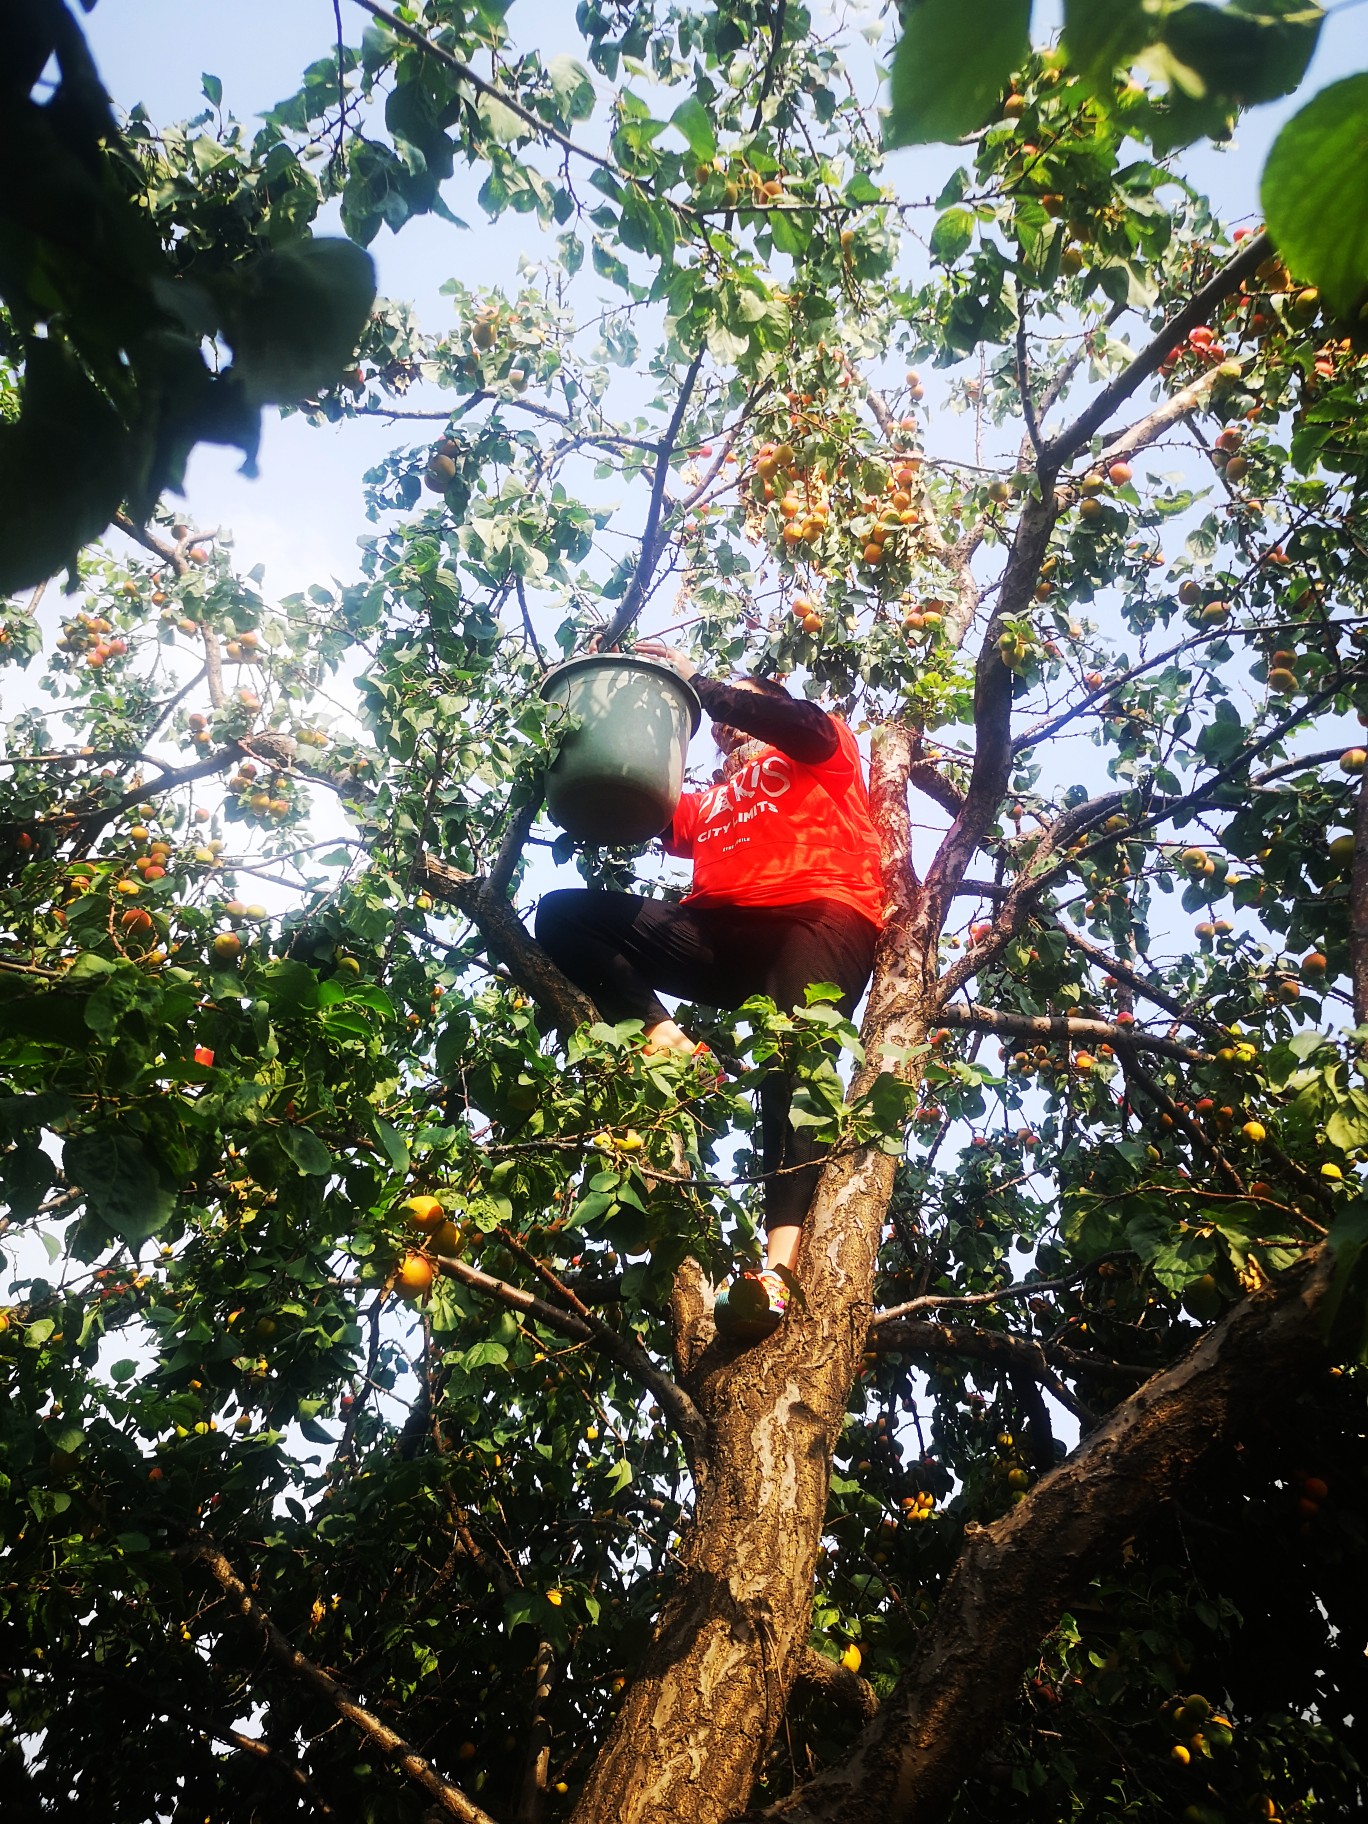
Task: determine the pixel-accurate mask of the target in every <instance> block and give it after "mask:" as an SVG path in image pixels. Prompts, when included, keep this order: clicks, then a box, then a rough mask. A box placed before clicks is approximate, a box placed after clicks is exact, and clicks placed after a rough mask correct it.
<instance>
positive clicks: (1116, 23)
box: [1064, 0, 1154, 79]
mask: <svg viewBox="0 0 1368 1824" xmlns="http://www.w3.org/2000/svg"><path fill="white" fill-rule="evenodd" d="M1153 30H1154V26H1153V22H1152V19H1151V17H1150V16H1149V15H1148V14H1147V11H1146V8H1145V4H1144V0H1064V45H1065V49H1066V50H1067V51H1068V53H1069V62H1070V64H1071V65H1072V66H1073V68H1074V69H1076V70H1079V71H1080V72H1081V73H1082V74H1083V75H1085V76H1091V77H1094V78H1097V79H1101V78H1103V77H1107V76H1110V75H1111V73H1112V71H1113V70H1116V69H1121V68H1124V67H1125V65H1127V64H1128V63H1129V62H1130V60H1131V58H1132V57H1134V56H1135V55H1136V53H1137V52H1139V51H1141V50H1143V49H1144V47H1145V45H1146V44H1148V43H1149V41H1150V38H1151V36H1152V34H1153Z"/></svg>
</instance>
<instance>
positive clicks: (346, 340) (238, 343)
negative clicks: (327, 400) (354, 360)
mask: <svg viewBox="0 0 1368 1824" xmlns="http://www.w3.org/2000/svg"><path fill="white" fill-rule="evenodd" d="M218 300H219V304H220V306H221V308H222V311H223V328H224V334H225V335H226V337H227V339H228V341H229V342H230V343H231V344H232V349H233V367H232V372H233V374H234V375H235V376H236V378H237V379H238V381H239V382H240V384H241V386H242V389H243V391H244V392H245V394H246V396H247V398H248V399H250V400H251V401H252V402H253V403H254V404H257V405H271V404H275V405H292V404H295V403H297V402H298V401H299V400H300V399H303V398H306V397H307V396H308V395H309V394H310V393H314V392H317V391H318V389H319V388H320V387H323V386H327V385H328V384H329V383H330V382H331V381H334V380H336V379H337V377H338V375H339V374H340V373H341V371H342V368H343V366H344V365H345V363H346V362H347V360H348V358H349V356H350V355H351V354H352V353H353V352H354V350H355V348H356V344H357V342H358V341H359V340H360V336H361V331H362V329H363V328H364V327H365V323H366V318H367V317H368V316H369V315H370V308H371V305H372V304H373V303H374V302H375V263H374V261H373V260H372V259H371V257H370V255H369V254H368V253H365V252H363V251H362V249H361V248H360V247H358V246H356V245H355V243H354V242H352V241H343V240H337V239H324V238H320V239H316V240H311V241H305V242H303V243H302V244H301V245H299V246H294V247H279V248H276V249H274V250H273V251H272V252H270V253H264V254H261V255H259V256H258V257H257V258H256V259H254V260H251V261H249V262H246V263H245V264H243V265H241V266H238V267H235V268H234V269H233V271H232V274H231V276H230V277H228V278H225V279H224V280H222V281H221V282H220V286H219V291H218Z"/></svg>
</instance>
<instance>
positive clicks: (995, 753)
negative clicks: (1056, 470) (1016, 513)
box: [926, 492, 1058, 924]
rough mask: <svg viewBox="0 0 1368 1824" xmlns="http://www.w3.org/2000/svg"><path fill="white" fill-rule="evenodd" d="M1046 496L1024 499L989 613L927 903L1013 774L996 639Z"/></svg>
mask: <svg viewBox="0 0 1368 1824" xmlns="http://www.w3.org/2000/svg"><path fill="white" fill-rule="evenodd" d="M1057 510H1058V509H1057V507H1056V504H1055V497H1054V495H1053V493H1052V492H1051V493H1049V494H1047V496H1046V497H1045V498H1043V499H1041V498H1038V497H1037V496H1035V495H1032V496H1030V497H1029V498H1028V499H1027V502H1026V505H1025V506H1024V507H1023V509H1022V513H1021V518H1020V520H1019V521H1018V523H1017V530H1016V537H1015V538H1014V539H1013V541H1012V550H1011V555H1010V556H1009V557H1008V559H1007V566H1006V569H1005V570H1004V571H1003V576H1002V587H1001V589H1000V591H999V593H998V603H997V608H996V611H995V612H994V614H993V617H992V619H991V621H990V622H989V624H988V629H987V632H986V633H985V634H984V639H983V647H982V650H981V651H980V653H979V656H978V662H977V665H976V666H975V671H974V735H975V742H976V747H975V753H974V767H973V771H972V773H971V774H970V776H969V790H968V792H967V793H966V794H965V799H964V804H963V805H962V807H961V809H960V812H959V815H958V816H957V817H956V818H955V821H954V823H953V824H952V825H951V827H950V829H949V831H948V832H947V833H946V836H945V839H944V841H943V842H942V843H941V846H940V849H939V850H938V851H937V854H936V858H935V860H934V861H933V862H932V864H931V867H930V870H929V872H928V874H927V879H926V890H927V896H928V899H929V900H930V901H931V903H932V905H933V906H934V907H935V908H937V910H936V912H934V913H933V917H934V918H935V919H936V920H937V924H938V922H939V908H941V907H943V906H945V905H946V904H947V903H948V902H949V900H950V898H951V896H952V895H953V894H954V892H955V889H956V888H957V887H958V885H959V883H960V881H961V880H962V879H963V878H964V875H965V873H966V871H967V869H968V866H969V862H970V859H971V858H972V856H973V854H974V851H975V849H977V847H978V846H979V844H980V842H982V840H983V838H984V836H985V834H986V833H987V831H988V830H989V828H990V827H991V826H992V823H993V821H994V819H995V818H996V816H997V811H998V806H999V805H1000V804H1001V802H1002V798H1003V795H1004V793H1005V792H1006V790H1007V783H1008V780H1009V779H1010V777H1011V768H1012V687H1013V681H1014V674H1013V672H1012V671H1011V669H1010V668H1009V667H1008V666H1007V665H1006V664H1005V663H1004V662H1003V657H1002V653H1001V652H1000V651H999V649H998V644H997V642H998V637H999V634H1000V633H1001V631H1002V627H1003V624H1004V619H1005V617H1008V616H1015V615H1018V614H1023V613H1025V612H1026V610H1027V607H1028V604H1029V603H1030V601H1031V598H1032V596H1033V594H1034V591H1035V586H1036V579H1037V578H1038V577H1039V575H1040V566H1041V564H1042V562H1043V561H1044V557H1045V552H1046V548H1047V546H1048V544H1049V539H1050V531H1051V528H1052V527H1053V525H1054V522H1055V516H1056V513H1057Z"/></svg>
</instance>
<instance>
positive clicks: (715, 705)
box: [689, 672, 839, 766]
mask: <svg viewBox="0 0 1368 1824" xmlns="http://www.w3.org/2000/svg"><path fill="white" fill-rule="evenodd" d="M689 682H690V683H691V684H692V685H693V687H694V689H695V690H696V691H697V692H698V700H699V702H700V703H701V704H702V705H703V707H704V709H705V710H707V712H708V714H709V715H710V716H711V717H712V719H713V721H714V722H725V723H726V724H727V726H728V727H729V728H739V729H740V730H741V732H742V734H743V735H754V736H755V738H756V740H758V741H768V742H769V744H770V746H771V747H777V748H778V749H779V751H780V753H781V754H787V755H788V757H789V758H790V760H797V761H799V762H800V763H801V764H802V765H803V766H819V765H820V764H821V763H822V761H823V760H830V759H831V757H832V755H833V754H834V753H835V752H836V749H837V746H838V745H839V743H838V742H837V739H836V729H835V726H834V724H833V723H832V720H831V717H830V716H829V715H828V714H827V713H826V711H825V710H824V709H820V708H819V707H818V706H817V704H815V703H808V702H806V701H804V700H803V699H802V698H799V697H772V696H770V694H769V692H768V691H763V690H742V689H738V688H737V687H736V686H735V685H734V684H719V683H718V682H717V680H716V678H703V677H700V676H699V675H698V674H697V673H696V672H695V674H694V676H693V677H692V678H691V679H690V680H689Z"/></svg>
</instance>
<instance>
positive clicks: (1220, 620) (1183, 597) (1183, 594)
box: [1178, 433, 1230, 627]
mask: <svg viewBox="0 0 1368 1824" xmlns="http://www.w3.org/2000/svg"><path fill="white" fill-rule="evenodd" d="M1222 435H1224V433H1222ZM1178 600H1179V601H1180V602H1181V603H1182V605H1183V607H1184V608H1186V609H1188V610H1189V613H1188V617H1187V618H1188V620H1189V622H1190V623H1191V625H1192V626H1194V627H1224V626H1225V624H1226V622H1227V621H1228V620H1229V619H1230V603H1229V602H1227V601H1225V600H1223V599H1222V598H1221V597H1219V596H1213V597H1212V598H1211V599H1210V600H1208V599H1207V592H1206V590H1205V589H1204V588H1203V587H1202V585H1201V584H1200V583H1199V582H1198V581H1197V579H1196V578H1195V577H1192V576H1189V577H1187V578H1186V579H1185V580H1184V581H1183V582H1182V583H1180V584H1179V585H1178Z"/></svg>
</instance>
